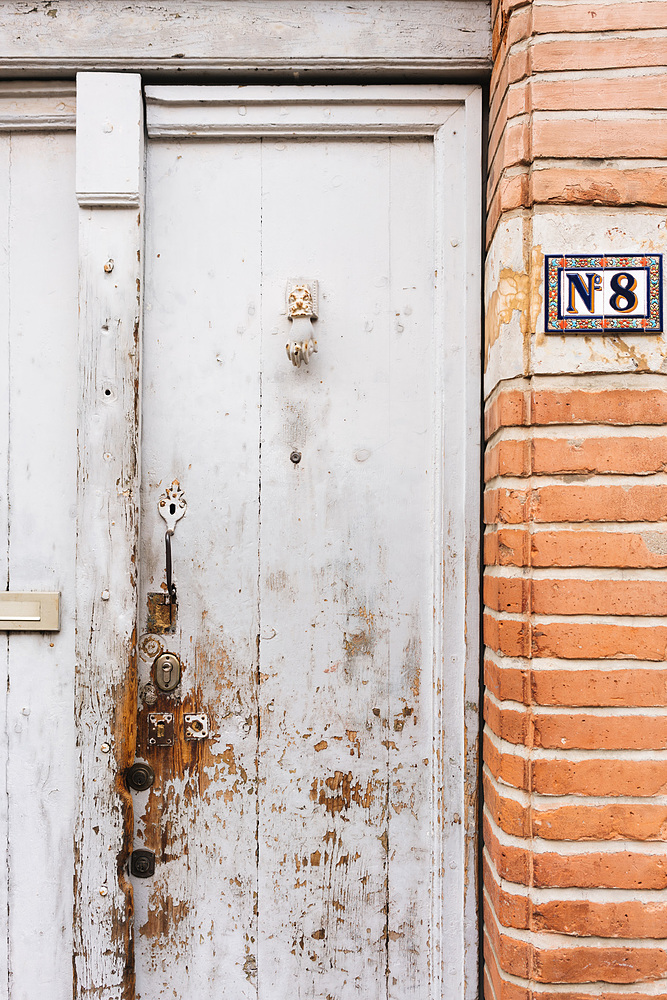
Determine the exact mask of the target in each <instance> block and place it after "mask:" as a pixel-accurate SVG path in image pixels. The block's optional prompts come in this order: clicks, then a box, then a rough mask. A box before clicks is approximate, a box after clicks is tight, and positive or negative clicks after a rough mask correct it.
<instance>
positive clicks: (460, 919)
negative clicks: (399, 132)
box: [431, 88, 481, 997]
mask: <svg viewBox="0 0 667 1000" xmlns="http://www.w3.org/2000/svg"><path fill="white" fill-rule="evenodd" d="M435 155H436V211H435V219H436V262H437V280H436V291H435V327H436V332H437V336H438V346H437V352H436V357H437V367H436V372H435V377H436V385H437V387H438V389H437V392H436V400H435V401H436V432H435V435H434V443H435V458H434V467H435V469H436V477H435V482H434V504H435V519H434V521H435V533H436V543H435V549H436V563H435V574H434V591H435V595H436V600H435V602H434V608H435V614H434V630H435V632H434V651H435V655H434V679H433V680H434V683H433V732H434V757H435V759H436V760H439V761H440V764H439V767H438V769H437V771H434V783H433V824H434V863H433V894H432V898H433V902H434V908H433V918H432V919H433V935H432V940H431V956H432V965H433V970H434V991H435V993H436V995H440V994H441V995H443V996H467V997H470V996H473V995H474V994H475V990H476V988H477V983H476V978H475V975H474V968H475V957H474V954H473V950H474V949H473V948H472V947H471V946H470V941H471V937H472V931H473V929H474V919H473V914H474V896H475V881H476V872H475V869H474V863H473V862H472V858H473V852H474V846H475V845H474V835H473V838H472V840H471V831H472V830H474V825H470V824H471V820H472V815H473V813H474V804H473V805H472V806H471V802H472V803H474V800H475V797H476V775H477V771H476V765H475V762H474V755H473V759H471V755H470V750H469V742H468V736H467V730H468V729H469V728H472V730H473V733H474V735H473V737H472V741H473V743H474V741H475V737H476V732H477V717H476V706H477V701H478V695H477V691H478V683H479V678H478V670H479V659H478V657H479V647H478V633H479V618H478V615H479V604H478V601H479V590H478V581H479V564H478V559H479V542H478V533H479V468H480V466H479V447H480V446H479V436H480V431H479V378H480V369H479V364H480V352H479V339H478V337H477V336H476V334H478V331H479V329H480V308H479V301H480V300H479V294H478V293H479V277H478V274H479V271H478V269H477V266H476V265H475V264H474V260H477V261H478V260H479V256H477V257H476V258H475V250H478V251H479V252H481V250H480V247H479V240H480V232H481V230H480V228H479V225H478V219H479V213H478V211H477V208H478V206H479V200H478V199H479V189H478V188H477V187H476V184H477V183H478V181H479V176H480V173H479V90H478V88H471V89H470V91H469V92H468V95H467V101H466V104H463V105H460V106H459V107H458V108H457V109H456V111H455V112H454V114H452V116H451V117H450V118H449V119H448V121H447V122H446V123H445V124H443V126H442V127H441V128H440V129H439V130H438V132H437V133H436V136H435ZM462 165H463V171H462V169H461V167H462ZM452 178H457V183H456V184H454V183H452ZM464 192H465V196H464ZM452 296H455V297H456V300H457V301H458V303H459V305H458V308H456V307H453V303H452ZM443 457H444V461H443ZM452 706H454V708H455V710H452ZM452 914H454V915H455V919H452Z"/></svg>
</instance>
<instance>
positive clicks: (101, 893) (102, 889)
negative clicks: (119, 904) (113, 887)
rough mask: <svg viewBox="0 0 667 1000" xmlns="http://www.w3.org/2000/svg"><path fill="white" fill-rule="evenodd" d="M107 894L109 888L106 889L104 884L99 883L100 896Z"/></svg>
mask: <svg viewBox="0 0 667 1000" xmlns="http://www.w3.org/2000/svg"><path fill="white" fill-rule="evenodd" d="M108 895H109V890H108V889H107V887H106V886H105V885H101V886H100V896H108Z"/></svg>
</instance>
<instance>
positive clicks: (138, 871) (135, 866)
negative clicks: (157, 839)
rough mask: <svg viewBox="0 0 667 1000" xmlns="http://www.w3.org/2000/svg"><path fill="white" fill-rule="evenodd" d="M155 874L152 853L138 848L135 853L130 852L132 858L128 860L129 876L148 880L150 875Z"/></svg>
mask: <svg viewBox="0 0 667 1000" xmlns="http://www.w3.org/2000/svg"><path fill="white" fill-rule="evenodd" d="M154 874H155V855H154V854H153V852H152V851H146V850H144V849H143V848H140V849H139V850H137V851H132V857H131V858H130V875H134V876H135V878H150V877H151V875H154Z"/></svg>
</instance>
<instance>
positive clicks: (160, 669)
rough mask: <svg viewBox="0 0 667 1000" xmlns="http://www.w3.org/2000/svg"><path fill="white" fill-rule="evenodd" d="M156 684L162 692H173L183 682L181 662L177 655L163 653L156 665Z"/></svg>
mask: <svg viewBox="0 0 667 1000" xmlns="http://www.w3.org/2000/svg"><path fill="white" fill-rule="evenodd" d="M154 667H155V683H156V684H157V686H158V687H159V689H160V691H173V690H174V688H176V687H178V685H179V684H180V682H181V661H180V660H179V658H178V657H177V656H176V654H175V653H161V654H160V655H159V656H158V657H157V659H156V660H155V663H154Z"/></svg>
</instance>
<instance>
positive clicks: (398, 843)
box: [381, 138, 441, 1000]
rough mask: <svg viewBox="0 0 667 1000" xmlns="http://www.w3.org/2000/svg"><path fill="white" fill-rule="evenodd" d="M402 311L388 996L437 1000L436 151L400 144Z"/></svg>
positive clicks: (397, 204)
mask: <svg viewBox="0 0 667 1000" xmlns="http://www.w3.org/2000/svg"><path fill="white" fill-rule="evenodd" d="M390 177H391V194H390V203H389V215H390V229H389V247H390V274H391V306H390V310H389V324H388V330H387V339H388V342H389V357H390V365H389V378H390V386H391V388H390V390H389V405H388V407H387V410H388V413H387V423H386V428H387V431H386V444H385V446H384V448H383V451H382V454H383V457H384V461H385V468H384V475H385V483H384V484H383V485H382V488H381V492H382V494H383V496H384V504H383V508H382V526H383V533H384V536H385V537H386V538H387V539H388V540H389V544H387V545H386V546H385V550H384V553H383V557H384V571H385V573H386V577H387V589H388V591H389V594H390V608H391V614H392V620H391V633H390V635H391V639H390V643H391V644H390V662H391V674H390V683H389V713H388V720H387V721H388V726H387V743H388V747H389V787H388V813H389V815H388V845H389V849H388V855H389V892H388V917H387V951H388V970H389V974H388V977H387V995H388V997H390V998H392V1000H407V998H408V997H410V998H415V1000H416V998H419V1000H428V998H432V997H434V996H435V995H436V994H434V993H433V992H432V984H431V970H430V967H429V961H428V957H429V956H428V942H429V934H430V929H431V928H430V906H429V901H428V889H429V888H430V873H431V866H432V850H431V847H432V838H433V830H432V813H431V801H432V787H431V783H432V779H433V774H434V773H435V772H436V771H437V766H438V762H437V761H434V759H433V756H432V731H431V726H432V719H431V712H430V707H431V697H432V696H431V685H432V672H433V671H432V662H433V624H432V608H433V601H434V594H433V561H434V554H433V544H434V543H433V486H432V483H433V474H434V463H435V462H436V461H438V462H439V461H441V458H440V456H436V455H435V451H434V447H433V436H434V416H435V413H434V405H433V403H434V399H438V398H439V391H438V386H437V384H435V383H434V380H433V372H434V368H435V365H436V338H435V336H434V323H433V288H434V269H435V247H434V204H433V201H434V198H433V192H434V151H433V142H432V140H431V139H430V138H429V139H427V140H423V141H416V140H414V139H413V140H408V141H401V140H398V139H394V140H392V142H391V175H390Z"/></svg>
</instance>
